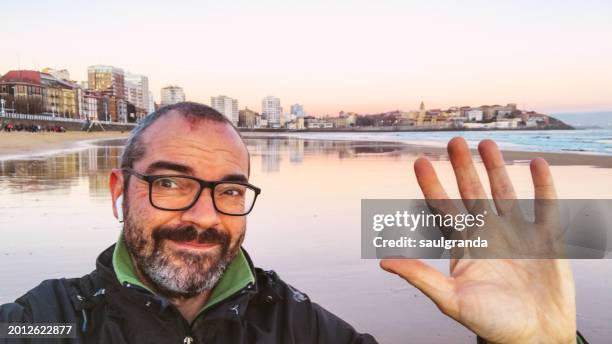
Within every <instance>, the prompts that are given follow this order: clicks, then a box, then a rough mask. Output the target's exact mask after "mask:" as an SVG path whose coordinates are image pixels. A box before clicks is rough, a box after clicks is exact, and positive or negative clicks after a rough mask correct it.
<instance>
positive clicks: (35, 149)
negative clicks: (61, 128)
mask: <svg viewBox="0 0 612 344" xmlns="http://www.w3.org/2000/svg"><path fill="white" fill-rule="evenodd" d="M128 134H129V133H128V132H118V131H102V132H91V133H87V132H82V131H67V132H65V133H47V132H43V133H30V132H23V131H22V132H10V133H8V132H4V131H0V159H7V158H16V157H22V156H27V155H39V154H45V153H47V152H55V151H61V150H65V149H71V148H75V147H77V146H78V143H79V142H83V141H88V140H100V139H117V138H125V137H127V136H128Z"/></svg>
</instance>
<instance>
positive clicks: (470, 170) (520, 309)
mask: <svg viewBox="0 0 612 344" xmlns="http://www.w3.org/2000/svg"><path fill="white" fill-rule="evenodd" d="M479 149H480V153H481V155H482V158H483V162H484V163H485V167H486V168H487V172H488V175H489V179H490V184H491V193H492V195H493V198H494V199H495V200H496V206H497V211H498V213H499V214H500V215H501V216H499V217H496V221H497V222H496V226H505V227H512V226H514V227H517V223H516V222H513V221H511V219H510V218H511V216H504V215H508V214H504V211H506V212H509V211H508V210H509V209H504V208H503V205H502V204H503V202H499V200H509V199H510V200H512V199H515V198H516V195H515V194H514V191H513V188H512V185H511V183H510V181H509V178H508V176H507V174H506V171H505V168H504V167H503V166H504V163H503V159H502V157H501V154H500V153H499V150H498V149H497V146H496V145H495V144H494V143H493V142H492V141H485V142H483V143H481V145H480V147H479ZM449 155H450V158H451V162H452V164H453V168H454V170H455V175H456V177H457V183H458V186H459V191H460V193H461V197H462V199H464V200H476V199H485V198H486V194H485V192H484V189H483V188H482V185H481V184H480V181H479V179H478V175H477V174H476V171H475V169H474V166H473V163H472V160H471V155H470V151H469V149H468V147H467V144H466V143H465V141H463V140H462V139H454V140H452V141H451V142H450V143H449ZM531 167H532V176H533V181H534V187H535V190H536V199H555V198H556V194H555V191H554V187H553V184H552V178H551V176H550V172H549V170H548V166H547V165H546V163H545V162H544V161H543V160H536V161H534V162H532V166H531ZM415 172H416V175H417V179H418V182H419V185H420V187H421V189H422V191H423V193H424V195H425V198H426V199H428V200H440V199H442V200H443V199H448V196H447V194H446V192H445V190H444V189H443V188H442V186H441V185H440V183H439V181H438V179H437V176H436V174H435V171H434V170H433V167H432V166H431V164H430V163H429V161H427V160H425V159H420V160H418V161H417V162H416V163H415ZM536 213H537V214H536V215H537V216H543V214H542V212H540V213H539V214H538V211H537V210H536ZM544 215H545V214H544ZM531 229H532V228H528V229H527V230H528V231H530V232H533V231H531ZM502 233H504V232H503V231H502ZM514 245H517V246H518V245H520V243H518V244H517V243H514ZM516 248H517V247H513V245H512V244H510V245H509V246H507V247H503V248H502V251H503V252H508V251H512V250H513V249H516ZM501 256H502V257H507V255H505V254H502V255H501ZM464 257H465V256H464ZM467 257H468V258H474V257H470V255H469V252H468V254H467ZM381 265H382V267H383V268H384V269H385V270H388V271H390V272H394V273H397V274H398V275H400V276H401V277H403V278H404V279H406V280H407V281H408V282H409V283H411V284H413V285H414V286H415V287H417V288H419V289H420V290H421V291H423V292H424V293H425V294H426V295H427V296H428V297H430V298H431V299H432V300H433V301H434V303H435V304H436V305H437V306H438V307H439V308H440V310H441V311H442V312H444V313H445V314H446V315H448V316H450V317H451V318H453V319H455V320H457V321H458V322H460V323H461V324H463V325H464V326H466V327H467V328H469V329H470V330H472V331H473V332H475V333H477V334H478V335H479V336H481V337H483V338H485V339H486V340H487V341H488V342H491V343H531V342H534V343H549V342H550V343H564V342H567V343H570V342H572V341H573V340H574V339H575V331H576V325H575V322H576V320H575V313H576V312H575V301H574V298H575V296H574V283H573V279H572V273H571V270H570V268H569V264H568V262H567V261H565V260H560V259H451V261H450V276H445V275H443V274H442V273H440V272H439V271H437V270H435V269H434V268H432V267H430V266H428V265H426V264H425V263H423V262H421V261H419V260H414V259H385V260H383V261H382V262H381Z"/></svg>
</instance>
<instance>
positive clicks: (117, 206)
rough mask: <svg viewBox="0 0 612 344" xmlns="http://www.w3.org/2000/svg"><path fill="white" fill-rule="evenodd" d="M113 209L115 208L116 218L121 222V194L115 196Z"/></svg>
mask: <svg viewBox="0 0 612 344" xmlns="http://www.w3.org/2000/svg"><path fill="white" fill-rule="evenodd" d="M115 209H117V220H119V222H120V223H121V222H123V195H121V196H119V197H117V200H116V201H115Z"/></svg>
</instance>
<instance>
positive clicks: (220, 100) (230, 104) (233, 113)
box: [210, 95, 238, 126]
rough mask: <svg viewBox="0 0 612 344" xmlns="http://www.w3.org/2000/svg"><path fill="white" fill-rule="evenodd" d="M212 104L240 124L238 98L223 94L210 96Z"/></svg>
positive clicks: (233, 121)
mask: <svg viewBox="0 0 612 344" xmlns="http://www.w3.org/2000/svg"><path fill="white" fill-rule="evenodd" d="M210 106H211V107H212V108H213V109H215V110H217V111H219V112H220V113H221V114H222V115H223V116H225V117H227V119H229V120H230V121H231V122H232V123H233V124H234V125H236V126H237V125H238V100H236V99H234V98H231V97H227V96H223V95H221V96H216V97H210Z"/></svg>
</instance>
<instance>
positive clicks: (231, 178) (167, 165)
mask: <svg viewBox="0 0 612 344" xmlns="http://www.w3.org/2000/svg"><path fill="white" fill-rule="evenodd" d="M157 170H171V171H176V172H179V173H184V174H190V175H193V169H192V168H191V167H189V166H186V165H181V164H177V163H174V162H170V161H156V162H154V163H152V164H151V165H149V167H147V169H146V170H145V174H151V173H152V172H155V171H157ZM219 181H220V182H244V183H247V182H248V181H249V178H247V177H246V176H245V175H244V174H240V173H235V174H228V175H225V176H223V177H222V178H221V179H219Z"/></svg>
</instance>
